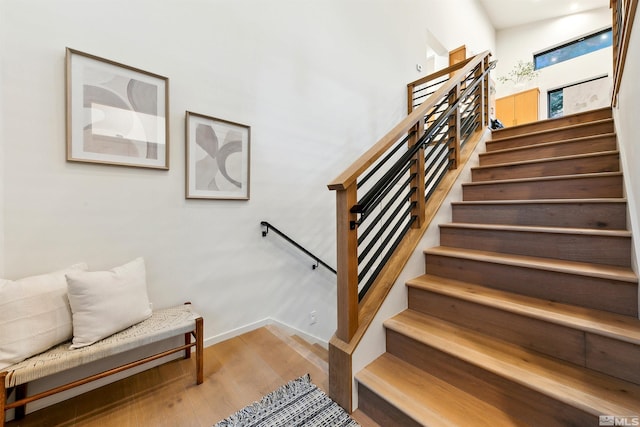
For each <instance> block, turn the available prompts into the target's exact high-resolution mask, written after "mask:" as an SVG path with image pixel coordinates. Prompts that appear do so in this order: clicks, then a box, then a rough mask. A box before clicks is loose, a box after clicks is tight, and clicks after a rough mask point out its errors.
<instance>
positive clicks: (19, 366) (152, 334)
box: [3, 304, 200, 387]
mask: <svg viewBox="0 0 640 427" xmlns="http://www.w3.org/2000/svg"><path fill="white" fill-rule="evenodd" d="M198 317H200V315H199V314H197V313H195V312H194V311H193V310H192V309H191V305H190V304H184V305H180V306H177V307H171V308H166V309H161V310H155V311H154V312H153V314H152V315H151V317H149V318H148V319H146V320H144V321H142V322H140V323H138V324H135V325H133V326H131V327H129V328H127V329H125V330H123V331H120V332H118V333H116V334H114V335H111V336H109V337H107V338H105V339H103V340H100V341H98V342H96V343H94V344H92V345H90V346H87V347H82V348H79V349H70V348H69V345H70V341H67V342H65V343H63V344H60V345H58V346H55V347H53V348H51V349H49V350H48V351H45V352H44V353H41V354H38V355H35V356H33V357H30V358H29V359H26V360H24V361H22V362H20V363H16V364H14V365H11V366H9V367H7V368H6V369H3V371H5V370H6V371H7V372H8V375H7V377H6V381H5V385H6V387H13V386H16V385H20V384H24V383H27V382H29V381H33V380H36V379H38V378H42V377H45V376H47V375H52V374H55V373H58V372H62V371H65V370H67V369H71V368H75V367H78V366H81V365H84V364H86V363H89V362H93V361H96V360H99V359H102V358H105V357H108V356H113V355H115V354H119V353H122V352H125V351H128V350H132V349H135V348H138V347H141V346H143V345H146V344H151V343H154V342H158V341H162V340H164V339H167V338H171V337H174V336H177V335H180V334H185V333H188V332H191V331H193V330H194V327H195V319H196V318H198Z"/></svg>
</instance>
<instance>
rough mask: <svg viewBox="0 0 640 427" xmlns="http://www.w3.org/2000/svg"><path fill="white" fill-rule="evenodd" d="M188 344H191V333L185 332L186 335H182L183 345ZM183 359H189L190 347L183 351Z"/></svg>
mask: <svg viewBox="0 0 640 427" xmlns="http://www.w3.org/2000/svg"><path fill="white" fill-rule="evenodd" d="M189 344H191V332H187V333H186V334H184V345H189ZM184 358H185V359H190V358H191V347H187V348H186V349H185V350H184Z"/></svg>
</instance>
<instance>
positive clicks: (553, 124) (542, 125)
mask: <svg viewBox="0 0 640 427" xmlns="http://www.w3.org/2000/svg"><path fill="white" fill-rule="evenodd" d="M610 118H611V109H610V108H605V109H600V110H592V111H588V112H584V113H580V114H572V115H570V116H566V117H559V118H557V119H552V120H541V121H537V122H532V123H527V124H525V125H521V126H512V127H506V128H503V129H500V130H497V131H493V137H492V138H493V139H494V140H498V139H504V138H509V137H512V136H517V135H523V134H527V133H532V132H540V131H544V130H549V129H555V128H557V127H564V126H571V125H577V124H580V123H585V122H588V121H597V120H605V119H610Z"/></svg>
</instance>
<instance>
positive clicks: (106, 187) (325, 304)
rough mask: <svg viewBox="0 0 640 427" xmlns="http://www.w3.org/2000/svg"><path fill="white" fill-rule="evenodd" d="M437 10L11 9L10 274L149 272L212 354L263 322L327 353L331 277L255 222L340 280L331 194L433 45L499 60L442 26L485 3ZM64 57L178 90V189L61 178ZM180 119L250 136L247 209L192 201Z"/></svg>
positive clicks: (420, 5)
mask: <svg viewBox="0 0 640 427" xmlns="http://www.w3.org/2000/svg"><path fill="white" fill-rule="evenodd" d="M443 3H444V2H436V1H435V0H434V1H430V2H422V1H418V0H404V1H403V2H402V7H399V5H398V2H397V1H392V0H373V1H371V0H370V1H366V2H365V1H363V0H326V1H323V2H309V1H299V0H277V1H271V2H264V1H260V0H243V1H231V0H209V1H202V0H180V1H178V0H167V1H163V2H157V1H153V0H126V1H125V0H110V1H106V0H94V1H80V0H58V1H51V0H32V1H29V2H20V1H15V0H0V10H1V12H2V14H1V16H0V40H2V45H1V50H0V58H2V63H3V68H2V75H1V76H0V77H1V80H0V88H1V93H0V99H1V102H2V104H1V105H0V108H2V110H1V111H2V114H1V117H0V119H1V122H3V123H4V126H3V127H2V128H1V133H0V140H1V141H2V146H3V149H4V161H3V162H1V163H0V173H2V174H3V175H2V177H3V179H2V183H3V184H4V185H5V188H4V194H1V193H0V196H2V197H1V198H0V207H2V206H4V211H3V213H4V215H3V216H2V217H0V221H2V222H0V225H1V227H0V250H2V252H1V255H0V267H1V266H2V263H4V271H2V270H0V272H3V275H4V277H7V278H19V277H23V276H26V275H30V274H36V273H41V272H46V271H50V270H53V269H58V268H61V267H64V266H67V265H69V264H72V263H74V262H77V261H86V262H88V263H89V265H90V267H91V268H92V269H105V268H111V267H113V266H116V265H119V264H121V263H124V262H126V261H129V260H130V259H132V258H134V257H136V256H144V257H145V259H146V261H147V268H148V278H149V285H148V287H149V293H150V298H151V300H152V301H153V302H154V304H155V306H156V307H164V306H168V305H172V304H178V303H181V302H183V301H186V300H191V301H192V302H193V303H194V305H195V307H196V308H197V310H199V311H200V312H201V313H202V314H203V315H204V317H205V335H206V337H207V338H208V341H207V342H209V343H211V342H213V341H215V340H216V339H220V338H223V337H227V336H228V335H229V334H233V333H234V332H235V331H241V330H243V328H247V327H252V325H256V324H260V322H264V319H267V318H273V319H275V320H276V321H277V322H280V323H283V324H286V325H289V326H291V327H293V328H296V329H298V330H300V331H302V332H304V333H305V334H308V335H309V336H313V337H317V338H318V339H319V340H321V341H327V340H328V338H329V337H330V336H331V335H332V334H333V332H334V331H335V277H334V276H333V275H332V274H330V273H328V272H327V271H323V269H322V268H320V269H318V270H315V271H314V270H312V269H311V261H310V260H309V259H308V258H307V257H306V256H305V255H303V254H301V253H299V252H297V251H296V250H294V249H292V248H291V247H289V246H288V245H286V244H285V243H283V242H282V241H281V240H280V239H279V238H278V237H277V236H275V235H273V234H272V233H270V234H269V236H267V237H266V238H263V237H261V227H260V225H259V222H260V220H268V221H270V222H273V223H274V225H276V226H277V227H279V228H281V229H282V230H283V231H285V232H287V233H288V234H289V235H290V236H291V237H292V238H294V239H296V240H298V241H299V242H300V243H302V244H303V245H304V246H306V247H307V248H308V249H310V250H311V251H313V252H314V253H316V254H317V255H319V256H320V257H321V258H323V259H325V260H327V261H328V262H329V263H331V264H335V236H334V233H335V219H334V218H335V212H334V205H335V201H334V194H332V193H331V192H329V191H328V190H327V189H326V184H327V183H328V182H329V181H330V180H331V179H333V178H334V177H335V176H336V175H337V174H338V173H339V172H340V171H341V170H342V169H343V168H345V167H346V166H347V165H348V164H349V163H350V162H351V161H352V160H353V159H354V158H355V157H356V156H357V155H359V154H360V153H361V152H363V151H364V150H365V149H366V148H368V147H369V146H370V145H371V144H373V143H374V142H375V141H376V140H377V139H378V138H379V137H381V136H382V135H383V134H384V133H385V132H386V131H387V130H388V129H390V128H391V127H392V126H393V125H395V124H396V123H397V122H398V121H399V120H400V119H401V118H402V117H404V115H405V114H406V112H405V108H406V107H405V105H406V101H405V96H406V95H405V85H406V83H407V82H409V81H411V80H414V79H416V78H418V77H420V75H419V74H418V73H417V72H416V67H415V65H416V63H420V62H422V61H424V60H426V58H425V46H426V41H425V38H426V31H425V28H427V27H429V28H431V27H432V26H433V27H434V28H433V29H431V32H432V33H434V34H437V35H438V37H439V38H440V39H441V40H442V41H443V42H444V43H445V45H446V46H448V47H449V48H451V49H453V48H455V47H457V46H459V45H461V44H467V47H468V49H470V50H472V51H481V50H484V49H491V48H492V47H493V44H494V39H493V32H492V30H491V29H490V28H489V27H488V26H487V25H484V24H475V23H474V24H473V27H472V28H474V29H475V30H476V34H474V33H472V34H474V35H473V36H471V35H469V36H465V35H462V34H459V33H458V31H457V30H456V29H453V28H449V27H445V26H444V25H443V22H444V21H449V22H450V21H451V20H450V19H445V18H444V17H445V16H446V15H447V14H451V13H454V12H456V15H460V14H459V13H457V12H459V10H460V9H459V8H460V7H464V8H466V9H468V10H469V11H470V12H471V16H472V17H473V16H475V17H478V16H479V15H478V14H479V13H480V12H481V11H479V9H478V6H477V3H476V2H475V0H456V1H451V2H446V4H443ZM34 11H37V13H34ZM463 16H466V15H463ZM467 19H470V21H469V22H470V23H473V22H474V21H472V20H471V18H467ZM463 24H464V23H463ZM65 47H71V48H74V49H77V50H80V51H84V52H88V53H91V54H94V55H97V56H101V57H104V58H107V59H110V60H113V61H117V62H121V63H124V64H127V65H131V66H134V67H137V68H141V69H143V70H147V71H151V72H154V73H157V74H160V75H164V76H167V77H169V80H170V100H171V101H170V117H169V120H170V127H171V130H170V135H169V136H170V141H171V142H170V159H171V169H170V170H169V171H157V170H145V169H140V168H126V167H114V166H104V165H92V164H82V163H70V162H66V161H65V128H64V123H65V104H64V94H65V89H64V51H65ZM185 110H190V111H195V112H198V113H202V114H207V115H211V116H214V117H220V118H223V119H227V120H231V121H236V122H240V123H245V124H248V125H250V126H251V127H252V141H251V144H252V145H251V156H252V159H251V166H252V167H251V200H250V201H245V202H239V201H209V200H206V201H198V200H185V198H184V173H185V168H184V152H185V150H184V114H185ZM0 160H2V158H1V157H0ZM2 232H3V233H4V242H3V239H2ZM2 243H4V245H3V246H1V244H2ZM311 310H315V311H316V312H317V318H318V321H317V323H316V324H315V325H309V317H308V315H309V312H310V311H311Z"/></svg>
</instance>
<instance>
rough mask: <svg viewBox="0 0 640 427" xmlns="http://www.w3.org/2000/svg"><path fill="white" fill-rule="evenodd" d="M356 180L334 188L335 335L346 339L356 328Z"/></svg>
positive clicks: (348, 338) (345, 340)
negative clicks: (336, 288) (336, 318)
mask: <svg viewBox="0 0 640 427" xmlns="http://www.w3.org/2000/svg"><path fill="white" fill-rule="evenodd" d="M356 203H357V193H356V183H355V182H354V183H352V184H351V185H350V186H349V187H347V188H345V189H344V190H337V191H336V220H337V224H336V225H337V233H338V235H337V249H336V250H337V263H338V329H337V331H336V336H337V337H338V338H340V339H341V340H342V341H344V342H349V341H350V340H351V338H352V337H353V336H354V335H355V333H356V330H357V329H358V234H357V230H356V220H357V216H356V214H354V213H351V207H352V206H354V205H355V204H356Z"/></svg>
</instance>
